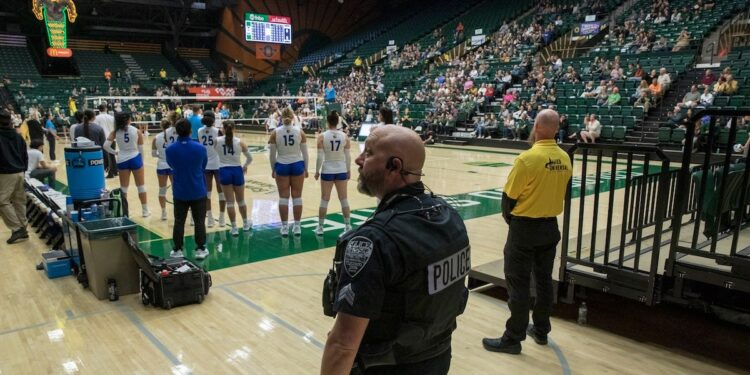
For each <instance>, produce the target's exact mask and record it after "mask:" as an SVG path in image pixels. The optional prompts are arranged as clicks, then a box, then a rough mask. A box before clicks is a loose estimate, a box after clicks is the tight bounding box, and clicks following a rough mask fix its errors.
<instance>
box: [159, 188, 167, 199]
mask: <svg viewBox="0 0 750 375" xmlns="http://www.w3.org/2000/svg"><path fill="white" fill-rule="evenodd" d="M167 189H169V188H168V187H166V186H162V187H160V188H159V196H160V197H166V196H167Z"/></svg>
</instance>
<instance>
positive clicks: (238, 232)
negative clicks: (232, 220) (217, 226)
mask: <svg viewBox="0 0 750 375" xmlns="http://www.w3.org/2000/svg"><path fill="white" fill-rule="evenodd" d="M229 234H231V235H233V236H235V237H237V236H239V235H240V230H239V229H237V227H234V226H233V227H232V230H231V231H229Z"/></svg>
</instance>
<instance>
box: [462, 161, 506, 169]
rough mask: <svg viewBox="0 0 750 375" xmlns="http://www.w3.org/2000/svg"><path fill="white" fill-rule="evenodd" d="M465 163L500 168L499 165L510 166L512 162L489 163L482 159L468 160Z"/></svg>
mask: <svg viewBox="0 0 750 375" xmlns="http://www.w3.org/2000/svg"><path fill="white" fill-rule="evenodd" d="M464 164H466V165H473V166H476V167H491V168H501V167H512V166H513V164H508V163H490V162H482V161H470V162H468V163H464Z"/></svg>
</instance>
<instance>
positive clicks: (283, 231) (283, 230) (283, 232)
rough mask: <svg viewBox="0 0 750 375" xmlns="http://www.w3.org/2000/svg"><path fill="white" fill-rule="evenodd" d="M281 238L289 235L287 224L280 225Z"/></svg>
mask: <svg viewBox="0 0 750 375" xmlns="http://www.w3.org/2000/svg"><path fill="white" fill-rule="evenodd" d="M280 232H281V236H282V237H286V236H288V235H289V224H281V229H280Z"/></svg>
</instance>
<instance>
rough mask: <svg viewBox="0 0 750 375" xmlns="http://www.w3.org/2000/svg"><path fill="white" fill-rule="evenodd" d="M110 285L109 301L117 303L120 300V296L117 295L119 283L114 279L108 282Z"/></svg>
mask: <svg viewBox="0 0 750 375" xmlns="http://www.w3.org/2000/svg"><path fill="white" fill-rule="evenodd" d="M107 285H108V288H107V290H108V292H109V293H108V294H109V300H110V301H117V300H118V299H120V296H119V295H118V294H117V282H116V281H115V280H114V279H108V280H107Z"/></svg>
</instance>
